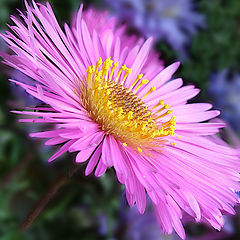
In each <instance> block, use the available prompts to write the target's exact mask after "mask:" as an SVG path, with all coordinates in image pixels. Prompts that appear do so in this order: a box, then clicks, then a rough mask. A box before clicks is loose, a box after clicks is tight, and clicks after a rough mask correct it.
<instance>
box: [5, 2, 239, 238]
mask: <svg viewBox="0 0 240 240" xmlns="http://www.w3.org/2000/svg"><path fill="white" fill-rule="evenodd" d="M32 4H33V7H30V6H29V5H28V4H27V3H26V8H27V12H26V14H24V13H21V12H20V15H21V17H22V19H23V20H22V21H21V20H19V19H18V18H16V17H12V20H13V22H14V25H13V26H10V28H11V30H12V31H11V32H6V34H4V35H2V37H3V38H4V39H5V41H6V42H7V43H8V45H9V48H10V49H12V51H13V52H14V53H13V54H12V55H7V54H2V56H3V58H4V62H5V63H6V64H8V65H10V66H12V67H14V68H16V69H18V70H20V71H21V72H23V73H24V74H26V75H28V76H29V77H31V78H33V79H35V81H36V83H35V85H34V86H31V85H28V84H26V83H23V82H19V81H14V80H10V81H12V82H15V83H16V84H18V85H19V86H21V87H23V88H24V89H25V90H26V91H27V93H29V94H31V95H32V96H34V97H36V98H38V99H39V100H41V101H43V102H45V103H46V104H48V107H45V108H34V109H33V111H14V112H15V113H19V114H23V115H30V116H32V118H30V119H23V120H21V121H24V122H32V123H49V124H53V126H55V129H54V130H50V131H45V132H39V133H32V134H31V136H32V137H39V138H49V140H47V142H46V144H47V145H56V144H61V147H60V149H59V150H58V151H57V152H56V153H55V154H54V155H53V156H52V157H51V158H50V159H49V161H53V160H55V159H56V158H58V157H59V156H61V155H62V154H63V153H65V152H67V151H69V152H77V155H76V162H77V163H83V162H86V161H88V162H87V166H86V170H85V172H86V175H89V174H90V173H91V172H93V171H94V172H95V175H96V176H97V177H99V176H101V175H102V174H104V173H105V171H106V170H107V168H108V167H113V168H114V169H115V171H116V175H117V178H118V180H119V181H120V182H121V183H122V184H124V185H125V190H126V198H127V201H128V203H129V205H130V206H133V205H135V204H136V206H137V208H138V210H139V212H140V213H144V210H145V206H146V194H148V195H149V197H150V198H151V200H152V202H153V206H154V208H155V212H156V216H157V219H158V222H159V224H160V227H161V228H162V230H163V232H164V233H168V234H171V233H172V232H173V229H175V231H176V232H177V233H178V234H179V236H180V237H181V238H183V239H184V238H185V232H184V228H183V226H182V222H181V219H182V213H183V212H186V213H188V214H189V215H191V216H193V217H194V218H195V219H196V221H202V222H206V223H209V224H211V225H212V226H213V227H214V228H216V229H219V230H220V228H221V227H222V226H223V224H224V221H223V216H222V214H223V213H224V212H228V213H231V214H234V210H233V206H234V205H235V204H236V203H238V201H239V199H238V196H237V195H236V194H235V190H239V183H238V181H239V175H238V172H239V170H240V163H239V158H238V156H237V154H238V152H237V151H236V150H234V149H231V148H230V147H228V146H222V145H219V144H217V143H216V141H214V140H213V137H212V135H213V136H214V135H215V134H216V133H217V132H218V129H219V128H221V127H223V126H224V124H222V123H208V122H204V121H206V120H208V119H211V118H214V117H216V116H217V115H219V111H214V110H210V109H211V107H212V106H211V105H210V104H205V103H196V104H187V101H188V99H190V98H192V97H194V96H196V95H197V94H198V93H199V90H198V89H195V88H194V86H192V85H190V86H185V87H182V84H183V81H182V79H175V80H172V81H170V79H171V77H172V75H173V74H174V72H175V71H176V69H177V68H178V66H179V63H178V62H177V63H174V64H172V65H170V66H169V67H167V68H165V69H162V65H161V63H160V62H159V60H158V57H157V55H156V54H154V53H153V52H152V51H151V45H152V38H149V39H148V40H146V41H143V40H142V39H141V40H137V39H136V38H134V37H132V38H131V37H128V36H126V35H125V34H124V28H122V27H117V25H116V24H115V22H116V20H115V19H109V18H108V17H107V16H106V14H101V13H97V12H96V11H94V10H89V11H86V12H83V11H82V9H83V7H82V6H81V8H80V10H79V12H78V13H77V16H76V17H75V20H74V21H73V23H72V26H71V27H69V26H68V25H66V24H65V25H64V31H63V30H62V29H61V28H60V26H59V24H58V22H57V20H56V18H55V16H54V13H53V10H52V9H51V7H50V5H49V3H46V5H41V4H38V5H37V4H36V3H35V2H34V1H33V3H32ZM34 110H37V111H34ZM202 122H204V123H202Z"/></svg>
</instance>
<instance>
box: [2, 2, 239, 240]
mask: <svg viewBox="0 0 240 240" xmlns="http://www.w3.org/2000/svg"><path fill="white" fill-rule="evenodd" d="M164 1H167V0H164ZM50 2H51V4H52V6H53V8H54V11H55V13H56V15H57V18H58V19H59V22H60V23H63V22H69V19H70V18H71V13H72V12H73V11H74V10H76V9H77V8H78V7H79V5H80V3H79V0H51V1H50ZM84 3H85V6H86V7H88V6H92V5H94V6H96V7H98V8H102V9H105V8H106V7H107V6H106V5H104V4H103V1H100V0H92V1H84ZM196 4H197V11H198V12H199V13H200V14H202V15H203V16H205V20H206V27H205V28H203V29H199V31H198V33H197V34H195V35H194V36H193V37H192V38H191V44H190V46H188V49H187V51H188V55H189V57H188V59H186V60H185V61H184V62H183V63H182V67H181V68H180V71H178V75H179V76H181V77H183V78H184V81H185V83H186V84H189V83H194V84H196V85H197V86H198V87H199V88H201V89H202V92H201V94H200V96H199V97H198V100H204V101H207V102H209V101H210V102H212V103H213V104H214V105H217V104H216V102H217V101H218V100H216V99H215V98H213V97H212V96H211V94H210V93H209V91H208V88H209V86H211V84H212V81H211V76H212V74H213V73H216V72H220V71H222V70H224V69H229V71H230V72H236V73H238V72H239V70H240V67H239V63H240V44H239V41H240V1H239V0H231V1H229V0H214V1H209V0H199V1H197V2H196ZM16 9H23V1H19V0H0V29H1V31H4V30H6V24H7V23H10V20H9V15H10V14H17V10H16ZM0 44H1V45H0V49H1V50H4V45H3V43H2V42H0ZM155 47H156V50H157V51H159V52H160V53H161V58H162V59H163V60H164V62H165V65H168V64H170V63H172V62H173V61H176V60H178V57H177V56H178V54H177V53H176V52H175V51H174V50H173V49H172V48H171V46H169V44H168V43H166V42H164V41H158V42H156V46H155ZM0 70H1V75H0V240H22V239H23V240H43V239H44V240H48V239H49V240H55V239H56V240H57V239H66V240H77V239H81V240H85V239H86V240H91V239H130V240H131V239H134V240H135V239H136V240H145V239H150V237H146V236H147V235H139V233H136V231H137V230H136V229H134V228H136V227H134V226H135V225H136V223H138V222H137V221H139V219H141V218H143V217H141V216H140V215H139V214H137V213H135V212H134V209H133V210H129V208H128V207H126V203H125V202H124V201H123V200H122V198H123V197H122V194H123V193H122V192H123V188H122V187H121V186H120V184H119V183H117V181H116V179H115V176H114V172H113V170H111V169H110V170H108V171H107V173H106V174H105V175H104V176H103V177H101V178H100V179H96V178H95V177H94V176H88V177H85V176H84V165H83V166H82V167H80V168H79V170H78V172H77V174H75V175H74V176H73V177H72V178H71V179H70V178H69V180H68V181H67V183H66V184H65V185H64V186H63V187H62V188H61V189H60V190H59V191H58V192H57V194H56V195H55V196H54V198H53V199H52V200H51V201H50V203H49V204H48V205H47V208H46V209H45V211H43V212H42V214H41V215H40V217H39V218H37V220H36V221H35V222H34V224H33V225H32V226H31V227H30V228H29V229H28V230H27V231H26V232H24V233H21V231H20V230H19V225H20V223H21V222H22V221H23V220H24V219H25V218H26V216H27V214H28V213H29V211H30V210H31V209H32V207H33V206H34V205H35V204H36V202H37V201H38V199H39V198H40V197H41V196H42V195H43V194H44V192H45V191H46V189H47V188H48V187H49V185H51V184H52V183H54V181H56V179H57V178H58V177H59V176H61V175H68V174H69V171H70V168H71V166H70V164H69V163H72V159H73V156H71V155H66V156H65V157H64V158H62V159H61V160H60V161H56V162H53V163H51V164H49V163H47V161H46V160H47V159H48V157H49V156H50V155H51V154H52V153H53V152H54V150H55V149H54V148H47V147H44V146H43V143H42V142H41V141H36V140H31V139H30V138H29V136H28V134H29V132H30V131H32V130H34V129H35V130H36V126H32V125H31V126H29V125H28V124H19V123H18V121H17V119H18V117H17V116H16V115H14V114H11V113H10V110H11V109H14V108H15V107H16V106H19V102H20V99H19V96H17V95H16V94H14V91H18V89H16V88H14V90H12V89H11V88H12V86H11V84H10V83H9V82H8V81H7V74H8V73H9V69H7V68H6V67H5V66H3V65H0ZM227 77H228V76H225V78H227ZM225 80H226V82H228V81H230V80H228V79H225ZM239 81H240V78H239V79H238V83H239ZM213 84H214V85H213V86H212V88H213V89H216V91H217V90H218V82H217V81H214V82H213ZM234 86H235V85H234ZM234 86H233V88H234ZM239 91H240V90H239ZM23 94H24V93H23ZM224 94H225V93H223V95H221V94H220V98H224ZM236 94H237V93H236ZM23 97H25V96H23ZM226 101H228V100H226ZM229 101H230V100H229ZM231 104H233V105H234V104H235V105H234V107H235V108H237V109H238V111H240V110H239V109H240V106H239V102H238V101H237V102H236V101H235V102H234V101H233V102H231ZM28 106H29V105H28ZM219 106H220V105H219ZM221 106H222V105H221ZM221 106H220V107H221ZM235 108H234V109H235ZM220 110H224V107H223V109H220ZM230 118H233V119H235V120H238V119H236V116H234V112H233V113H232V115H231V116H230ZM230 124H231V121H230ZM43 128H44V126H43ZM38 129H39V127H38ZM233 132H235V133H236V129H233ZM124 204H125V205H124ZM149 211H150V213H149V214H151V210H149ZM124 214H125V215H124ZM123 215H124V216H123ZM129 216H131V217H129ZM146 221H148V222H149V218H148V220H146ZM239 221H240V220H239V216H238V215H237V216H236V217H234V218H231V219H226V222H227V227H226V229H225V230H224V231H223V232H222V233H217V234H218V235H217V236H216V235H215V234H216V232H215V231H212V230H209V229H208V228H207V227H205V226H203V225H197V224H192V223H186V229H187V233H188V239H208V240H211V239H240V235H239V229H240V228H239V226H240V225H239ZM133 222H134V224H135V225H134V224H133ZM141 224H145V223H144V220H141V223H139V225H136V226H138V228H139V229H140V228H141ZM131 226H133V227H131ZM151 226H154V225H151ZM130 231H132V232H130ZM157 231H158V230H157ZM149 232H152V231H149ZM207 234H210V235H207ZM143 236H144V237H143ZM210 236H212V237H210ZM151 239H156V240H157V239H177V237H176V236H175V235H174V236H172V237H169V236H164V237H163V236H162V235H161V234H160V233H159V236H158V235H157V237H156V235H155V236H154V237H153V236H151Z"/></svg>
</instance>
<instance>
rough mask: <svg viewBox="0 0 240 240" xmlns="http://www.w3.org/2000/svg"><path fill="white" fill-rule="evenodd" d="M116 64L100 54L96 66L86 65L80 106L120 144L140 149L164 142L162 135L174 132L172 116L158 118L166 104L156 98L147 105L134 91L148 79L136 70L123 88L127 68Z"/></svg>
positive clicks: (148, 148)
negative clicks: (100, 56) (163, 120)
mask: <svg viewBox="0 0 240 240" xmlns="http://www.w3.org/2000/svg"><path fill="white" fill-rule="evenodd" d="M117 68H118V62H116V63H113V61H112V60H111V58H108V59H106V60H105V61H104V62H102V59H101V58H100V60H99V61H97V64H96V66H89V67H88V68H87V76H86V82H85V83H83V86H82V90H81V100H82V104H83V106H84V107H85V109H86V110H87V111H88V113H89V115H90V117H91V119H92V120H93V121H95V122H96V123H98V124H99V126H100V127H101V129H102V130H103V131H105V133H106V134H111V135H113V136H114V137H115V138H116V139H118V140H119V141H121V142H122V143H123V145H124V146H128V145H129V146H130V147H132V148H133V149H135V150H137V151H138V152H140V153H141V152H142V151H143V150H144V151H145V150H150V149H152V148H159V146H161V145H163V144H164V142H165V140H164V137H166V136H168V135H174V130H175V128H174V125H175V124H176V120H175V117H171V119H170V120H168V121H167V122H161V121H159V120H161V118H162V117H164V116H166V115H168V114H171V113H172V111H171V110H169V108H170V106H169V105H167V104H164V102H163V101H160V102H159V103H158V104H156V105H155V106H154V107H153V108H152V109H149V108H148V107H147V106H146V105H145V104H144V102H143V101H142V99H140V98H139V97H138V95H137V92H138V90H139V89H140V87H141V86H142V85H143V84H147V83H148V80H147V79H142V77H143V75H142V74H139V75H138V76H137V78H136V80H135V81H134V83H133V84H132V85H131V87H130V88H127V87H125V86H124V82H125V81H126V79H127V78H128V75H129V74H130V73H131V69H129V68H127V67H126V66H125V65H123V66H121V67H120V68H118V69H119V70H118V71H117V70H116V69H117ZM114 73H115V77H114V78H113V76H114ZM155 90H156V88H155V87H152V88H150V89H149V91H148V92H147V94H145V96H144V97H146V96H147V95H149V94H151V92H153V91H155ZM159 114H160V115H159Z"/></svg>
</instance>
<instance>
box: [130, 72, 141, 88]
mask: <svg viewBox="0 0 240 240" xmlns="http://www.w3.org/2000/svg"><path fill="white" fill-rule="evenodd" d="M142 77H143V74H138V75H137V78H136V80H135V81H134V83H133V84H132V86H131V87H130V90H132V89H133V88H134V86H135V85H136V83H137V82H138V81H139V80H140V79H141V78H142Z"/></svg>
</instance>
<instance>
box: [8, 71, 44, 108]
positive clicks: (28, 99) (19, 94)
mask: <svg viewBox="0 0 240 240" xmlns="http://www.w3.org/2000/svg"><path fill="white" fill-rule="evenodd" d="M9 75H10V76H11V79H13V80H16V81H19V82H23V83H26V84H29V85H34V81H33V80H32V79H31V78H29V77H28V76H26V75H25V74H23V73H21V72H20V71H18V70H16V69H13V70H12V69H11V71H10V73H9ZM11 93H12V96H13V97H14V98H16V99H18V102H14V103H12V104H13V105H15V106H14V107H20V108H21V107H23V106H26V105H27V106H33V107H35V106H37V105H40V104H42V101H40V100H38V99H37V98H35V97H33V96H31V95H29V94H28V93H26V91H25V89H23V88H21V87H19V86H17V85H16V84H15V83H11Z"/></svg>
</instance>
